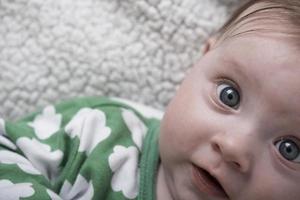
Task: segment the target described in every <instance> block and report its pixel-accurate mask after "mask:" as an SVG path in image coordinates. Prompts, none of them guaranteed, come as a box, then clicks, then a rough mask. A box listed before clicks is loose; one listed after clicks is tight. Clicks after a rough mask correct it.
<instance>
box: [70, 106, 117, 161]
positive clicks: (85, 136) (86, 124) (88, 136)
mask: <svg viewBox="0 0 300 200" xmlns="http://www.w3.org/2000/svg"><path fill="white" fill-rule="evenodd" d="M65 132H66V133H67V134H69V135H70V137H71V138H74V137H75V136H78V138H79V139H80V144H79V152H84V151H85V152H86V154H87V155H89V154H90V153H91V152H92V151H93V150H94V148H95V147H96V146H97V144H99V143H100V142H102V141H103V140H105V139H106V138H107V137H108V136H109V135H110V133H111V129H110V128H109V127H107V126H106V116H105V113H104V112H102V111H100V110H97V109H91V108H83V109H81V110H79V111H78V113H77V114H76V115H75V116H74V117H73V118H72V120H71V121H70V122H69V123H68V124H67V126H66V127H65Z"/></svg>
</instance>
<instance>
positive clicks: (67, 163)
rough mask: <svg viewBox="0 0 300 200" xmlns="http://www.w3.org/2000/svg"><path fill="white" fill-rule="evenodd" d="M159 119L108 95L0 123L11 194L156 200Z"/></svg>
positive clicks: (2, 171)
mask: <svg viewBox="0 0 300 200" xmlns="http://www.w3.org/2000/svg"><path fill="white" fill-rule="evenodd" d="M158 132H159V121H158V120H157V119H149V118H145V117H143V116H142V115H141V114H140V113H138V112H137V111H136V110H134V109H133V108H131V107H129V106H127V105H125V104H122V103H119V102H117V101H112V100H110V99H108V98H103V97H90V98H79V99H75V100H71V101H66V102H63V103H60V104H58V105H55V106H52V105H49V106H47V107H45V108H43V109H41V110H40V111H39V112H35V113H33V114H31V115H29V116H27V117H25V118H23V119H21V120H19V121H17V122H8V121H4V120H0V194H1V196H2V197H6V199H84V200H85V199H97V200H98V199H103V200H122V199H124V200H127V199H139V200H154V199H155V182H156V173H157V166H158V162H159V154H158V142H157V138H158Z"/></svg>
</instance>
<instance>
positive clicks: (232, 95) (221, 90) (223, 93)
mask: <svg viewBox="0 0 300 200" xmlns="http://www.w3.org/2000/svg"><path fill="white" fill-rule="evenodd" d="M217 95H218V97H219V99H220V100H221V102H222V103H224V104H225V105H227V106H229V107H231V108H235V109H236V108H237V107H238V106H239V104H240V94H239V92H238V90H237V89H235V88H234V87H233V86H231V85H229V84H227V83H221V84H220V85H218V86H217Z"/></svg>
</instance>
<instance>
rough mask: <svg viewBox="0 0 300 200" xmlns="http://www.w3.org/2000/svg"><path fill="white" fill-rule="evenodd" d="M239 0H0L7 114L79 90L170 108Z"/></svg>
mask: <svg viewBox="0 0 300 200" xmlns="http://www.w3.org/2000/svg"><path fill="white" fill-rule="evenodd" d="M237 3H238V0H0V70H1V72H0V105H1V106H0V117H4V118H8V119H17V118H18V117H20V116H22V115H24V114H25V113H28V112H31V111H34V110H35V109H36V108H37V107H42V106H45V105H48V104H53V103H55V102H58V101H61V100H63V99H69V98H72V97H78V96H94V95H106V96H116V97H121V98H126V99H130V100H133V101H136V102H140V103H144V104H146V105H148V106H152V107H154V108H158V109H162V110H163V109H164V108H165V106H166V105H167V103H168V102H169V101H170V99H171V97H172V96H173V95H174V92H175V90H176V87H177V86H178V85H179V83H180V82H181V81H182V79H183V77H184V74H185V73H186V71H187V70H188V69H189V68H190V67H191V66H192V65H193V63H195V62H196V60H197V59H199V57H200V56H201V47H202V45H203V43H204V41H205V40H206V39H207V38H208V37H209V35H210V34H212V33H213V32H214V31H215V30H217V29H218V28H219V27H220V25H221V24H222V23H223V22H224V21H225V19H226V18H227V17H228V15H229V13H230V11H231V10H232V8H234V7H235V6H236V4H237Z"/></svg>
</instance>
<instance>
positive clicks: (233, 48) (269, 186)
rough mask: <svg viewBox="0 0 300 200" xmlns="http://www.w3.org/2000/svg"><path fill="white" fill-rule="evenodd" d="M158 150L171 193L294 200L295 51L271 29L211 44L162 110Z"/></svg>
mask: <svg viewBox="0 0 300 200" xmlns="http://www.w3.org/2000/svg"><path fill="white" fill-rule="evenodd" d="M160 152H161V159H162V168H161V169H162V171H161V172H162V174H164V179H163V181H162V182H163V183H165V185H166V186H167V190H168V192H169V193H170V194H171V196H172V197H173V199H176V200H186V199H188V200H199V199H200V200H215V199H216V200H217V199H231V200H254V199H255V200H266V199H272V200H282V199H289V200H297V199H299V198H300V190H299V184H300V56H299V51H298V50H297V49H296V48H293V46H292V45H291V44H290V43H288V42H287V41H286V40H285V39H283V38H280V37H275V36H272V35H271V34H267V35H265V36H263V35H260V36H259V35H258V34H257V35H255V34H249V35H246V34H245V35H243V36H239V37H235V38H232V39H229V40H227V41H224V42H222V44H220V45H219V46H218V47H216V48H215V49H212V50H210V51H209V52H208V53H207V54H206V55H205V56H204V57H203V58H202V59H201V60H200V61H199V62H198V63H197V64H196V66H194V67H193V69H192V70H191V71H190V72H189V73H188V74H187V77H186V79H185V80H184V82H183V83H182V85H181V87H180V88H179V90H178V91H177V94H176V96H175V97H174V99H173V100H172V101H171V103H170V105H169V106H168V108H167V111H166V114H165V116H164V119H163V122H162V127H161V136H160ZM208 173H209V174H211V175H212V176H214V177H215V178H216V179H217V180H218V183H219V184H221V185H222V187H220V185H219V184H217V183H216V181H212V180H211V176H210V175H208ZM162 185H163V184H162ZM223 190H225V191H226V193H225V192H224V191H223Z"/></svg>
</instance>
